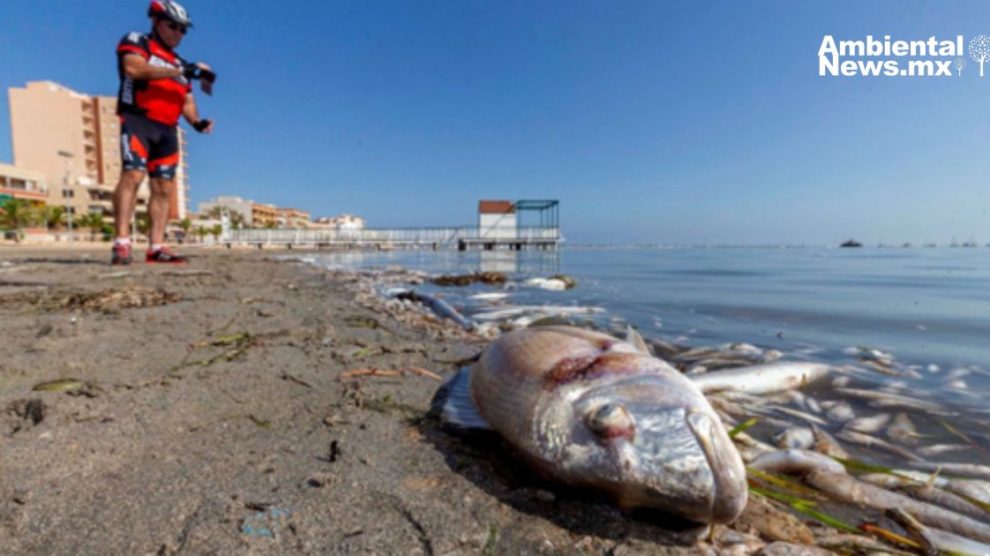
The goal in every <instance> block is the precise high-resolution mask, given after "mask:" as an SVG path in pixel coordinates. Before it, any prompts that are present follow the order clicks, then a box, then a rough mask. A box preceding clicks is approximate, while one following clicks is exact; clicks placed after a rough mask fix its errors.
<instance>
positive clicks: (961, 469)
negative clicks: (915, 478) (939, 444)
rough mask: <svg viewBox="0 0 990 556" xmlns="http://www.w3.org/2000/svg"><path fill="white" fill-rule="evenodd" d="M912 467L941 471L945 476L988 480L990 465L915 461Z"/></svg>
mask: <svg viewBox="0 0 990 556" xmlns="http://www.w3.org/2000/svg"><path fill="white" fill-rule="evenodd" d="M911 465H912V466H914V467H917V468H919V469H924V470H925V471H941V472H942V473H945V474H946V475H953V476H956V477H973V478H977V479H986V480H990V465H980V464H977V463H937V462H925V461H915V462H912V463H911Z"/></svg>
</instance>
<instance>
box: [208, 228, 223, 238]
mask: <svg viewBox="0 0 990 556" xmlns="http://www.w3.org/2000/svg"><path fill="white" fill-rule="evenodd" d="M222 233H223V226H221V225H220V224H214V225H213V227H211V228H210V235H212V236H213V241H220V234H222Z"/></svg>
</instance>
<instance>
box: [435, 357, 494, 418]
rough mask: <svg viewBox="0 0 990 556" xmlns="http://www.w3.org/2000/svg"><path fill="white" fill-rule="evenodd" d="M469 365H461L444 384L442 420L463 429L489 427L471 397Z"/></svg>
mask: <svg viewBox="0 0 990 556" xmlns="http://www.w3.org/2000/svg"><path fill="white" fill-rule="evenodd" d="M470 386H471V367H462V368H461V370H459V371H457V374H455V375H454V376H453V377H451V378H450V380H448V381H447V383H446V384H445V385H444V387H445V388H446V389H447V400H446V401H445V402H444V404H443V421H444V422H445V423H447V424H449V425H454V426H456V427H461V428H465V429H491V426H489V425H488V423H487V422H486V421H485V418H484V417H482V416H481V414H480V413H478V409H477V408H476V407H475V405H474V401H473V400H472V399H471V389H470Z"/></svg>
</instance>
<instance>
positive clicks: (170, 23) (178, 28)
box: [165, 21, 187, 35]
mask: <svg viewBox="0 0 990 556" xmlns="http://www.w3.org/2000/svg"><path fill="white" fill-rule="evenodd" d="M165 26H166V27H168V28H169V29H171V30H173V31H175V32H176V33H181V34H183V35H185V34H186V31H187V29H186V26H185V25H179V24H178V23H176V22H174V21H166V22H165Z"/></svg>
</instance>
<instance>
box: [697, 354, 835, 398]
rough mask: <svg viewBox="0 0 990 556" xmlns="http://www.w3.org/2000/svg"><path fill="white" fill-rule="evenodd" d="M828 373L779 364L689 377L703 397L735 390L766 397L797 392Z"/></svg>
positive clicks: (818, 368) (807, 366) (818, 367)
mask: <svg viewBox="0 0 990 556" xmlns="http://www.w3.org/2000/svg"><path fill="white" fill-rule="evenodd" d="M828 372H829V367H828V365H822V364H819V363H803V362H783V361H778V362H776V363H766V364H763V365H753V366H752V367H740V368H738V369H732V370H729V371H719V372H713V373H705V374H703V375H698V376H694V377H691V380H692V381H693V382H694V383H695V384H696V385H697V386H698V387H699V388H701V391H702V392H705V393H708V392H719V391H723V390H734V391H737V392H747V393H749V394H769V393H771V392H779V391H782V390H790V389H793V388H800V387H802V386H804V385H806V384H809V383H811V382H814V381H816V380H818V379H820V378H823V377H824V376H825V375H827V374H828Z"/></svg>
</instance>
